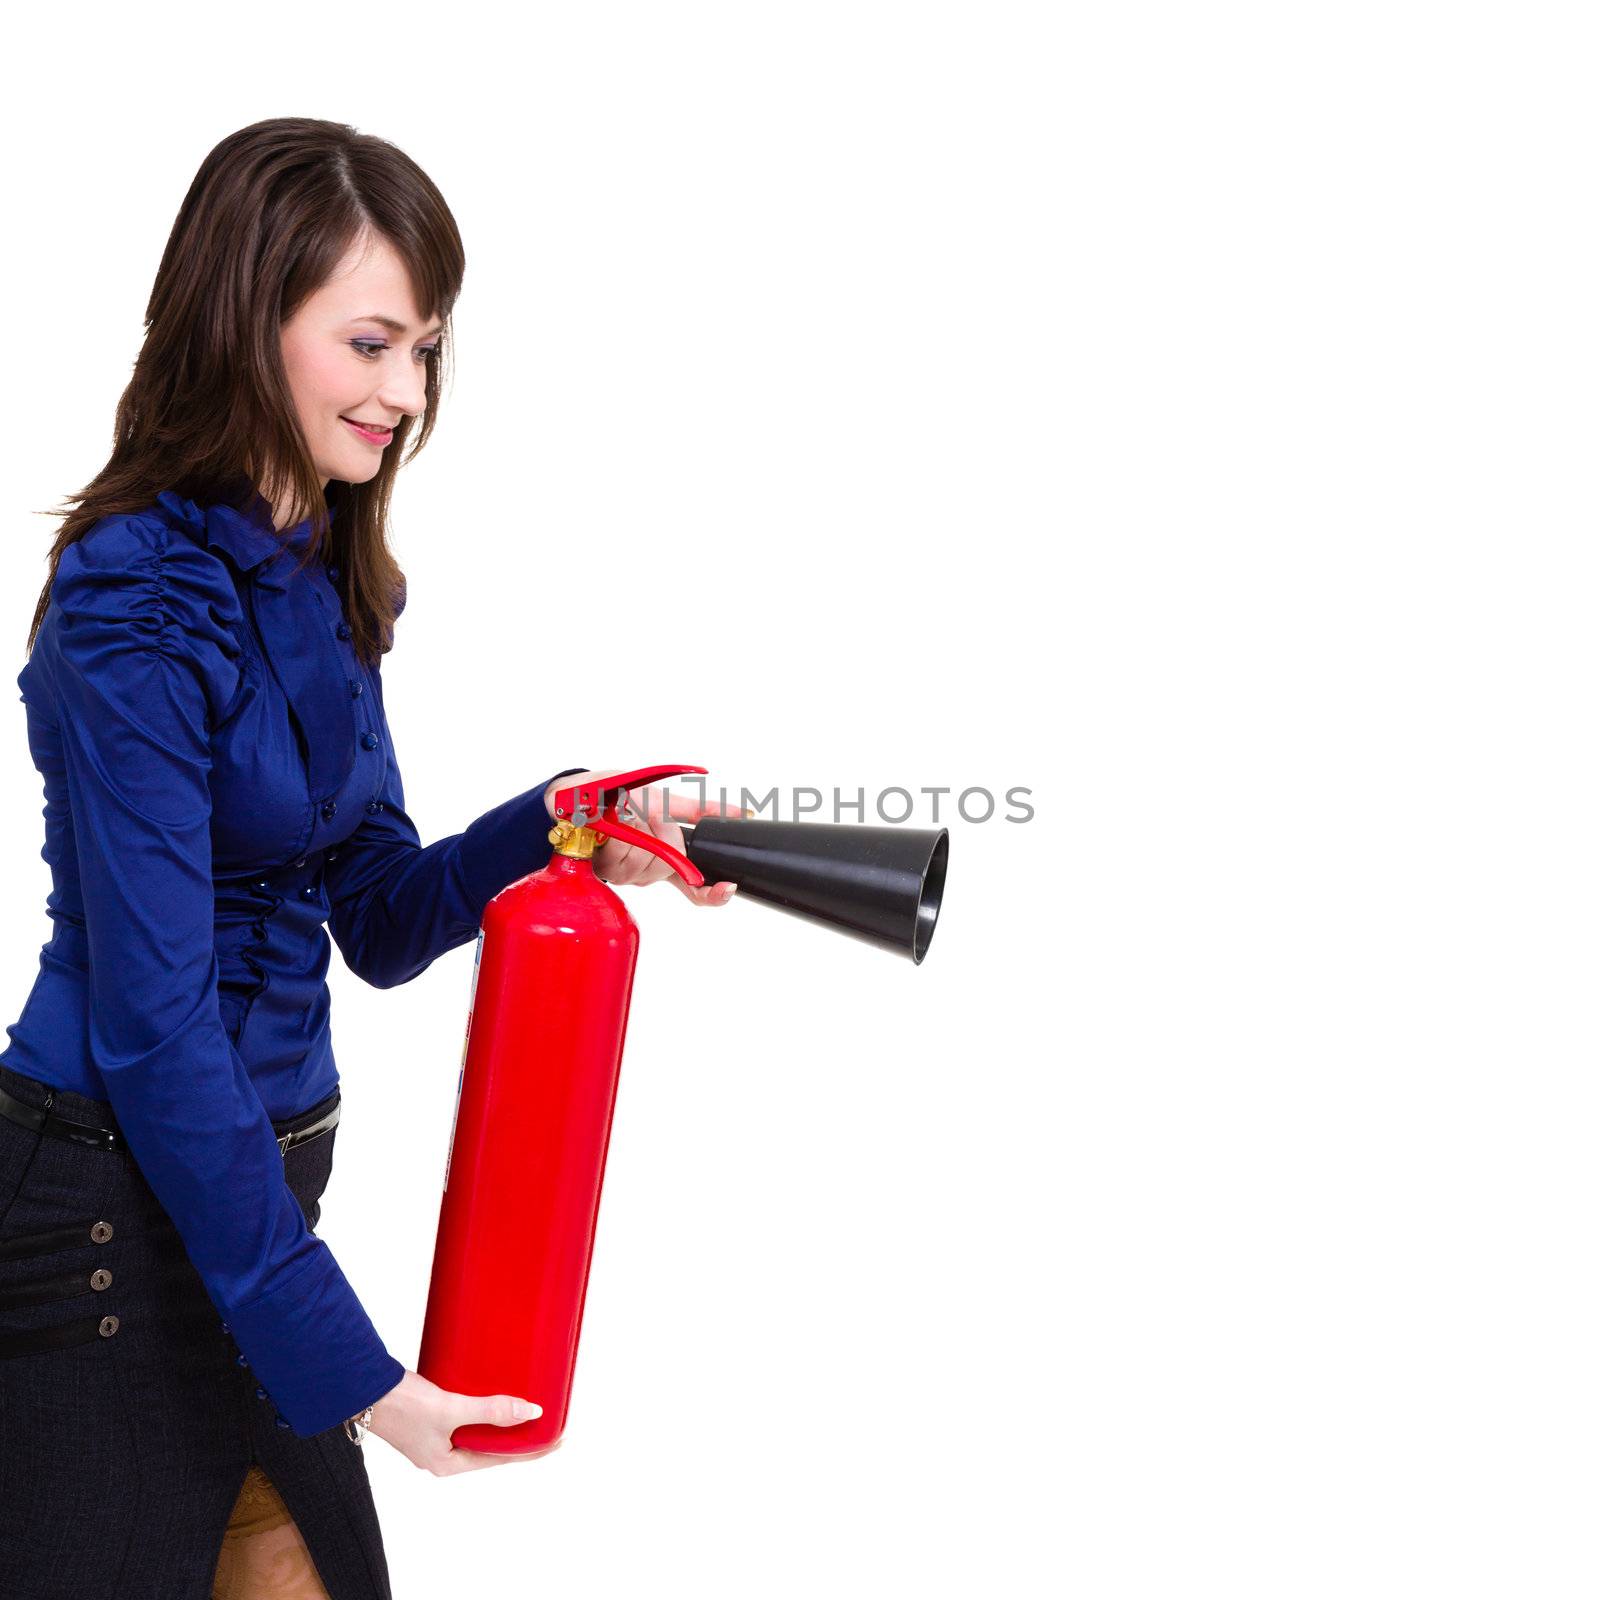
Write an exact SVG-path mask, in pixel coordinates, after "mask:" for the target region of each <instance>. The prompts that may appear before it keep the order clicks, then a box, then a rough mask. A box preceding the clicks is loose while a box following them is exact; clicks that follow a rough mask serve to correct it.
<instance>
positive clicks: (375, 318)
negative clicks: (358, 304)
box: [350, 311, 444, 339]
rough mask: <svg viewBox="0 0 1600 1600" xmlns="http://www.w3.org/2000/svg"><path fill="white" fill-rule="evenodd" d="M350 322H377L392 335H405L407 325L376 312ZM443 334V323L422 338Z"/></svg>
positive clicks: (353, 318)
mask: <svg viewBox="0 0 1600 1600" xmlns="http://www.w3.org/2000/svg"><path fill="white" fill-rule="evenodd" d="M350 320H351V321H352V322H376V323H377V324H378V325H379V327H382V328H387V329H388V330H389V332H390V333H404V332H405V331H406V325H405V323H403V322H396V321H395V320H394V318H393V317H380V316H379V315H378V314H377V312H375V311H374V312H372V313H371V314H369V315H368V316H365V317H351V319H350ZM443 332H444V324H443V323H442V322H441V323H440V324H439V326H438V327H437V328H430V329H429V330H428V332H427V333H425V334H423V335H422V337H423V338H424V339H431V338H432V337H433V335H434V334H436V333H443Z"/></svg>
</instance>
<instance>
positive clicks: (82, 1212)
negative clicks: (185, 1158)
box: [0, 1066, 391, 1600]
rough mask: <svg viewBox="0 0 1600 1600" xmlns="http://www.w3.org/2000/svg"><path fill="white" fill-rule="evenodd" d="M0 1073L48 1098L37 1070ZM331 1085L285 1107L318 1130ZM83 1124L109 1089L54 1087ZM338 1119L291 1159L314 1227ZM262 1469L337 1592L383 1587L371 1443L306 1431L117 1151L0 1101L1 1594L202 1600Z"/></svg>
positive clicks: (13, 1088)
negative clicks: (238, 1339)
mask: <svg viewBox="0 0 1600 1600" xmlns="http://www.w3.org/2000/svg"><path fill="white" fill-rule="evenodd" d="M0 1088H3V1089H4V1090H5V1091H6V1092H7V1093H8V1094H10V1095H12V1096H13V1097H14V1098H16V1099H18V1100H20V1101H22V1102H23V1103H24V1104H25V1105H29V1106H34V1107H39V1108H43V1106H44V1104H45V1098H46V1095H47V1093H48V1092H49V1091H48V1089H47V1086H46V1085H44V1084H42V1083H40V1082H38V1081H37V1080H36V1079H33V1078H28V1077H24V1076H23V1075H22V1074H21V1073H18V1072H13V1071H11V1070H10V1068H8V1067H4V1066H0ZM337 1099H338V1096H337V1094H335V1095H334V1096H332V1097H330V1098H329V1099H328V1100H326V1101H324V1102H323V1103H322V1104H321V1105H319V1106H313V1107H311V1108H310V1109H308V1110H307V1111H306V1112H304V1113H302V1114H301V1115H299V1116H296V1117H293V1118H290V1119H288V1120H287V1121H284V1122H280V1123H276V1124H275V1125H274V1126H275V1128H276V1131H277V1132H278V1133H279V1134H280V1135H281V1134H285V1133H289V1132H292V1131H294V1130H295V1129H297V1128H300V1127H305V1126H308V1125H309V1124H310V1123H312V1122H314V1121H316V1120H317V1119H318V1118H319V1117H320V1116H322V1115H323V1114H324V1113H325V1112H326V1111H327V1110H328V1108H329V1107H330V1106H332V1105H333V1104H335V1103H336V1102H337ZM54 1109H55V1110H56V1111H57V1112H58V1113H60V1115H62V1116H64V1117H68V1118H71V1119H72V1120H73V1121H74V1122H85V1123H91V1124H96V1125H101V1126H104V1125H106V1124H108V1123H110V1122H112V1121H113V1120H114V1118H113V1113H112V1109H111V1107H110V1106H109V1105H107V1104H106V1103H105V1102H104V1101H101V1100H91V1099H88V1098H86V1097H85V1096H83V1095H76V1094H70V1093H67V1092H64V1091H62V1090H57V1091H56V1092H55V1100H54ZM337 1134H338V1129H337V1127H335V1128H332V1129H329V1130H328V1131H327V1132H326V1133H323V1134H319V1135H318V1136H317V1137H316V1138H314V1139H310V1140H307V1141H306V1142H305V1143H303V1144H299V1145H296V1146H294V1147H293V1148H292V1149H290V1150H288V1151H287V1152H286V1153H285V1155H284V1176H285V1178H286V1179H287V1181H288V1184H289V1187H290V1189H291V1190H292V1191H293V1193H294V1196H295V1198H296V1199H297V1200H298V1201H299V1202H300V1207H301V1210H302V1211H304V1213H305V1216H306V1222H307V1224H308V1225H309V1226H310V1227H311V1228H312V1229H313V1230H315V1228H316V1224H317V1218H318V1216H319V1215H320V1214H321V1209H322V1207H321V1196H322V1193H323V1191H324V1190H325V1189H326V1187H327V1183H328V1178H329V1175H330V1173H331V1172H332V1168H333V1144H334V1139H335V1138H336V1136H337ZM253 1465H254V1466H258V1467H259V1468H260V1469H261V1470H262V1471H263V1472H264V1473H265V1474H266V1476H267V1477H268V1478H269V1479H270V1480H271V1481H272V1483H273V1484H274V1485H275V1486H276V1488H277V1490H278V1493H279V1494H280V1495H281V1496H282V1497H283V1502H284V1504H285V1506H286V1507H287V1508H288V1510H289V1512H290V1514H291V1515H292V1516H293V1517H294V1520H295V1523H296V1525H297V1526H298V1527H299V1530H300V1533H301V1536H302V1537H303V1538H304V1539H305V1542H306V1547H307V1549H308V1550H309V1551H310V1553H311V1557H312V1560H313V1561H314V1562H315V1563H316V1567H317V1572H318V1575H319V1576H320V1577H321V1579H322V1582H323V1585H324V1587H325V1588H326V1589H327V1591H328V1594H329V1596H330V1597H331V1600H391V1597H390V1589H389V1572H388V1564H387V1562H386V1560H385V1557H384V1550H383V1538H382V1535H381V1533H380V1531H379V1527H378V1517H377V1511H376V1509H375V1507H374V1506H373V1502H372V1488H371V1485H370V1483H369V1482H368V1479H367V1470H366V1465H365V1462H364V1459H363V1455H362V1449H361V1447H360V1446H358V1445H356V1444H353V1443H352V1442H351V1441H350V1439H349V1438H347V1437H346V1435H345V1431H344V1428H343V1427H342V1426H340V1427H337V1428H330V1429H328V1430H327V1431H326V1432H324V1433H319V1434H317V1435H315V1436H314V1437H312V1438H310V1439H301V1438H299V1437H298V1436H297V1435H296V1434H295V1433H294V1432H293V1431H292V1430H291V1429H290V1428H289V1427H288V1426H287V1425H286V1424H284V1423H283V1422H282V1421H281V1419H280V1418H279V1417H278V1414H277V1411H276V1408H275V1407H274V1406H273V1405H272V1403H271V1401H270V1399H268V1398H266V1397H265V1396H264V1394H262V1393H261V1392H259V1391H258V1386H257V1384H256V1381H255V1379H254V1378H253V1377H252V1376H251V1374H250V1371H249V1368H248V1367H247V1366H245V1365H244V1363H243V1359H242V1357H241V1356H240V1354H239V1350H238V1347H237V1346H236V1345H235V1344H234V1343H233V1340H232V1338H231V1337H230V1336H229V1335H228V1334H227V1333H226V1332H225V1331H224V1330H223V1326H222V1320H221V1318H220V1317H219V1316H218V1313H217V1310H216V1307H215V1306H214V1305H213V1304H212V1302H211V1298H210V1296H209V1295H208V1294H207V1293H206V1290H205V1285H204V1284H203V1283H202V1282H201V1280H200V1276H199V1274H198V1273H197V1272H196V1271H195V1270H194V1267H193V1266H192V1265H191V1264H190V1261H189V1257H188V1255H187V1253H186V1252H185V1250H184V1247H183V1242H182V1240H181V1238H180V1237H179V1235H178V1232H177V1230H176V1229H175V1228H174V1227H173V1225H172V1221H171V1219H170V1218H169V1217H168V1216H167V1214H166V1212H165V1211H164V1210H163V1208H162V1206H161V1204H160V1202H159V1201H158V1200H157V1199H156V1197H155V1194H154V1193H153V1192H152V1190H151V1188H150V1186H149V1184H148V1183H147V1182H146V1181H145V1178H144V1174H143V1173H142V1172H140V1170H139V1168H138V1166H137V1164H136V1163H135V1162H134V1160H133V1158H132V1157H131V1156H130V1155H128V1154H127V1153H125V1152H124V1151H117V1150H100V1149H96V1148H94V1147H93V1146H91V1145H86V1144H78V1143H75V1142H73V1141H71V1140H67V1139H58V1138H50V1137H46V1136H45V1135H43V1134H42V1133H38V1132H35V1131H33V1130H31V1129H28V1128H25V1127H23V1126H21V1125H20V1124H19V1123H17V1122H15V1121H13V1120H11V1119H10V1118H9V1117H6V1116H0V1588H3V1590H4V1593H5V1595H6V1597H7V1600H57V1597H61V1600H65V1597H67V1596H71V1597H73V1600H81V1597H83V1596H86V1595H92V1596H97V1597H98V1596H101V1595H105V1596H108V1597H109V1596H117V1597H118V1600H146V1597H148V1600H210V1596H211V1592H212V1579H213V1576H214V1574H215V1572H216V1567H217V1559H218V1556H219V1554H220V1553H221V1549H222V1539H223V1535H224V1533H225V1532H226V1531H227V1527H228V1520H229V1517H230V1516H231V1515H232V1512H233V1508H234V1504H235V1502H236V1500H237V1499H238V1497H239V1490H240V1487H241V1486H242V1484H243V1482H244V1479H245V1475H246V1473H247V1472H249V1470H250V1468H251V1467H252V1466H253Z"/></svg>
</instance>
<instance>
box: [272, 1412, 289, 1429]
mask: <svg viewBox="0 0 1600 1600" xmlns="http://www.w3.org/2000/svg"><path fill="white" fill-rule="evenodd" d="M272 1420H273V1421H274V1422H276V1423H277V1425H278V1426H279V1427H280V1428H287V1427H288V1426H289V1424H288V1423H287V1422H285V1421H284V1420H283V1418H282V1417H281V1416H279V1415H278V1413H277V1412H276V1411H274V1412H273V1413H272Z"/></svg>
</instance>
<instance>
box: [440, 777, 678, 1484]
mask: <svg viewBox="0 0 1600 1600" xmlns="http://www.w3.org/2000/svg"><path fill="white" fill-rule="evenodd" d="M704 770H705V769H704V768H700V767H650V768H641V769H638V770H637V771H635V772H630V773H624V774H618V775H617V776H615V777H613V778H611V779H610V780H608V785H607V789H606V790H605V791H604V792H596V791H592V790H584V789H577V790H573V789H566V790H562V791H561V792H560V794H558V795H557V797H556V806H557V816H558V819H560V820H558V824H557V828H556V829H555V830H553V832H552V838H553V839H556V838H558V837H559V839H560V840H561V842H560V843H559V844H558V846H557V853H556V854H555V855H553V856H552V857H551V859H550V863H549V865H548V866H546V867H544V868H543V869H542V870H541V871H539V872H535V873H532V874H530V875H529V876H528V877H526V878H522V879H519V880H518V881H517V882H516V883H514V884H511V885H509V886H508V887H507V888H505V889H503V890H501V892H500V893H499V894H497V895H496V896H495V897H494V898H493V899H492V900H491V901H490V902H489V904H488V907H487V908H486V910H485V912H484V917H483V925H482V927H481V928H480V929H479V933H478V947H477V956H476V959H475V963H474V969H473V985H472V1001H471V1007H470V1010H469V1013H468V1019H467V1033H466V1041H465V1044H464V1046H463V1051H462V1062H461V1072H460V1078H459V1082H458V1085H457V1100H456V1120H455V1125H454V1127H453V1129H452V1131H451V1137H450V1150H449V1155H448V1157H447V1159H446V1164H445V1185H444V1195H443V1199H442V1201H441V1204H440V1210H439V1229H438V1235H437V1238H436V1241H435V1245H434V1260H433V1271H432V1276H431V1278H430V1281H429V1285H428V1306H427V1313H426V1316H425V1319H424V1323H423V1331H422V1345H421V1353H420V1354H419V1356H418V1359H417V1371H418V1372H419V1373H420V1374H421V1375H422V1376H423V1377H425V1378H427V1379H428V1380H429V1381H430V1382H432V1383H436V1384H438V1385H439V1386H440V1387H441V1388H444V1389H448V1390H451V1391H452V1392H454V1393H457V1394H472V1395H488V1394H511V1395H517V1396H520V1397H523V1398H526V1399H529V1400H534V1401H537V1402H538V1404H539V1405H540V1406H541V1407H542V1408H543V1410H542V1413H541V1414H540V1415H539V1416H538V1417H535V1418H533V1419H532V1420H531V1421H528V1422H524V1423H518V1424H515V1425H513V1426H511V1427H499V1426H496V1425H494V1424H492V1423H471V1424H466V1425H464V1426H462V1427H460V1428H457V1429H456V1430H455V1432H454V1434H453V1435H452V1436H451V1437H452V1441H453V1443H454V1444H455V1445H456V1446H457V1447H458V1448H460V1449H467V1450H486V1451H491V1452H494V1453H496V1454H501V1455H542V1454H544V1453H545V1452H547V1451H550V1450H553V1449H555V1448H556V1446H557V1445H559V1444H560V1442H561V1438H562V1434H563V1433H564V1431H565V1429H566V1424H567V1412H568V1407H569V1404H570V1401H571V1394H572V1380H573V1373H574V1369H575V1367H576V1363H577V1356H578V1340H579V1334H580V1332H581V1329H582V1324H583V1306H584V1299H585V1295H586V1293H587V1289H588V1282H589V1266H590V1261H591V1258H592V1256H593V1252H594V1240H595V1229H596V1224H597V1222H598V1219H599V1212H600V1194H601V1190H602V1187H603V1184H604V1180H605V1165H606V1154H607V1150H608V1148H609V1145H610V1140H611V1123H612V1115H613V1111H614V1109H615V1105H616V1096H617V1083H618V1078H619V1074H620V1071H621V1066H622V1050H623V1044H624V1041H625V1039H626V1036H627V1026H628V1006H629V1001H630V999H631V997H632V993H633V973H634V965H635V963H636V961H637V959H638V952H639V930H638V927H637V925H636V924H635V923H634V920H633V918H632V917H631V916H630V915H629V914H628V910H627V907H626V906H625V905H624V904H623V902H622V900H621V898H620V897H619V896H618V895H617V894H616V893H615V892H614V891H613V890H612V889H610V888H608V887H607V886H606V885H605V884H604V883H602V882H601V881H600V879H599V878H597V877H596V876H595V873H594V869H593V867H592V865H591V863H590V861H589V859H588V858H587V852H588V851H591V850H592V849H593V848H594V846H595V844H596V843H597V842H598V836H605V835H609V836H613V837H619V838H626V839H627V840H628V842H630V843H638V844H640V845H641V846H642V847H643V848H647V849H653V851H654V853H655V854H657V855H660V856H662V857H663V858H664V859H672V860H673V864H674V866H675V868H676V869H677V870H679V871H680V872H681V871H683V870H684V869H685V868H687V872H685V873H684V875H685V876H686V877H688V878H689V881H691V882H694V883H699V882H703V881H704V880H703V879H702V877H701V875H700V873H699V871H698V869H697V868H695V867H694V866H693V865H692V864H691V863H689V862H688V861H687V860H686V859H685V858H683V857H681V856H680V855H679V854H678V852H676V851H674V850H672V849H671V847H670V846H667V845H665V844H664V843H663V842H662V841H661V840H659V839H657V838H656V837H655V836H654V835H651V834H639V833H637V832H636V831H635V830H633V829H631V828H628V827H627V826H626V825H625V824H623V823H622V822H621V821H620V819H619V818H618V816H617V813H616V810H615V797H616V795H617V793H618V792H620V791H621V790H622V789H626V788H628V787H630V786H632V785H633V784H637V783H644V782H649V781H651V780H652V779H653V778H656V777H661V776H665V775H667V774H670V773H678V772H703V771H704ZM585 830H587V832H586V831H585ZM569 848H570V849H572V850H574V851H576V852H582V853H573V854H568V853H565V852H566V850H567V849H569ZM680 862H681V865H679V863H680Z"/></svg>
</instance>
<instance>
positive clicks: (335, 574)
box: [328, 567, 339, 583]
mask: <svg viewBox="0 0 1600 1600" xmlns="http://www.w3.org/2000/svg"><path fill="white" fill-rule="evenodd" d="M328 576H329V577H330V578H332V579H333V581H334V582H335V583H337V582H338V581H339V569H338V568H337V567H329V568H328Z"/></svg>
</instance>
